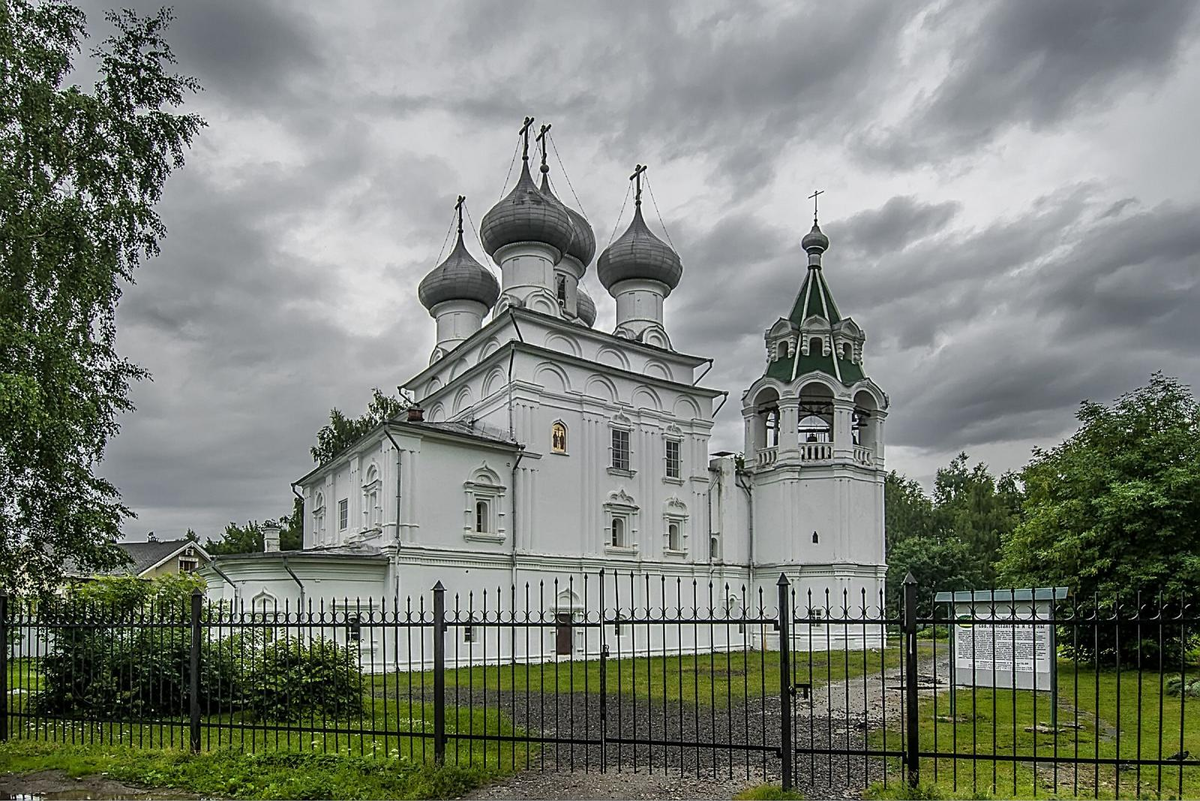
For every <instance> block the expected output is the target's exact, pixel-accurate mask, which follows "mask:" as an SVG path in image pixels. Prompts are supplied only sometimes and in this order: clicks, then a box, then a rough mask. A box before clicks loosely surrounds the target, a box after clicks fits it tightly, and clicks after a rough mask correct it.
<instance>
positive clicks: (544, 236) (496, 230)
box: [479, 162, 575, 259]
mask: <svg viewBox="0 0 1200 801" xmlns="http://www.w3.org/2000/svg"><path fill="white" fill-rule="evenodd" d="M479 238H480V239H481V240H483V247H484V248H485V249H486V250H487V252H488V255H489V256H491V257H492V258H493V259H495V257H496V252H497V251H498V250H500V248H502V247H504V246H505V245H511V244H513V243H514V242H543V243H545V244H547V245H551V246H552V247H554V248H557V249H558V251H559V252H560V253H566V252H568V250H569V249H570V247H571V242H572V240H574V239H575V225H574V224H573V223H572V222H571V215H570V214H568V213H567V208H566V206H564V205H563V204H562V203H560V202H559V201H558V199H557V198H554V199H553V200H552V199H550V198H547V197H546V196H545V195H543V194H542V193H541V191H540V190H539V189H538V188H537V185H536V184H534V182H533V178H532V177H530V175H529V164H528V162H526V163H523V164H522V165H521V177H520V178H518V179H517V185H516V186H514V187H513V190H512V191H511V192H509V193H508V195H507V196H506V197H505V198H504V199H503V200H501V201H500V202H499V203H497V204H496V205H495V206H493V207H492V209H491V210H490V211H489V212H488V213H487V214H485V215H483V222H482V223H481V224H480V226H479Z"/></svg>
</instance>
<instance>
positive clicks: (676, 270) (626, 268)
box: [596, 205, 683, 289]
mask: <svg viewBox="0 0 1200 801" xmlns="http://www.w3.org/2000/svg"><path fill="white" fill-rule="evenodd" d="M596 274H597V275H598V276H599V277H600V283H602V284H604V288H605V289H611V288H612V287H613V285H614V284H616V283H618V282H620V281H627V280H629V279H631V278H637V279H642V280H649V281H658V282H660V283H663V284H666V285H667V287H668V288H669V289H674V288H675V287H677V286H679V279H680V278H682V277H683V263H682V262H680V260H679V254H678V253H676V252H675V251H674V250H672V249H671V248H670V247H668V246H667V243H665V242H663V241H662V240H661V239H659V238H658V237H657V236H655V235H654V234H653V233H652V232H651V231H650V229H649V228H648V227H647V226H646V221H645V220H644V219H643V218H642V207H641V206H640V205H639V206H638V207H637V209H636V210H635V211H634V213H633V222H632V223H630V224H629V228H628V230H626V231H625V233H623V234H621V237H620V238H619V239H618V240H617V241H616V242H613V243H612V244H611V245H609V246H608V247H607V248H605V250H604V252H603V253H601V254H600V259H599V261H597V262H596Z"/></svg>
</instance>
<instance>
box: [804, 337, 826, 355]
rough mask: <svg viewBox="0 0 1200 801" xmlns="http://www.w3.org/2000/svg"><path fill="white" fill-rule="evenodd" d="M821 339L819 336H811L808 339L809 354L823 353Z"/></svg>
mask: <svg viewBox="0 0 1200 801" xmlns="http://www.w3.org/2000/svg"><path fill="white" fill-rule="evenodd" d="M821 341H822V340H821V338H820V337H813V338H812V339H810V340H809V341H808V355H809V356H820V355H821V354H822V353H823V350H822V346H821Z"/></svg>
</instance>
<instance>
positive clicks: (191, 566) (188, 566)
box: [179, 559, 199, 573]
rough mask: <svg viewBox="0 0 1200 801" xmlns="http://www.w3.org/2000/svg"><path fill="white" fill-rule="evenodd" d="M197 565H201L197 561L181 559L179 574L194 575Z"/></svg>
mask: <svg viewBox="0 0 1200 801" xmlns="http://www.w3.org/2000/svg"><path fill="white" fill-rule="evenodd" d="M197 565H199V561H198V560H196V559H180V560H179V572H180V573H194V572H196V567H197Z"/></svg>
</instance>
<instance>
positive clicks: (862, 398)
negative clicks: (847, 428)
mask: <svg viewBox="0 0 1200 801" xmlns="http://www.w3.org/2000/svg"><path fill="white" fill-rule="evenodd" d="M851 433H852V434H853V436H854V446H855V448H854V458H855V461H859V462H862V463H864V464H871V463H873V461H874V457H875V449H876V445H877V444H878V442H879V404H877V403H876V402H875V397H874V396H873V395H871V393H870V392H867V391H865V390H860V391H859V392H857V393H856V394H855V395H854V412H853V413H852V417H851Z"/></svg>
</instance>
